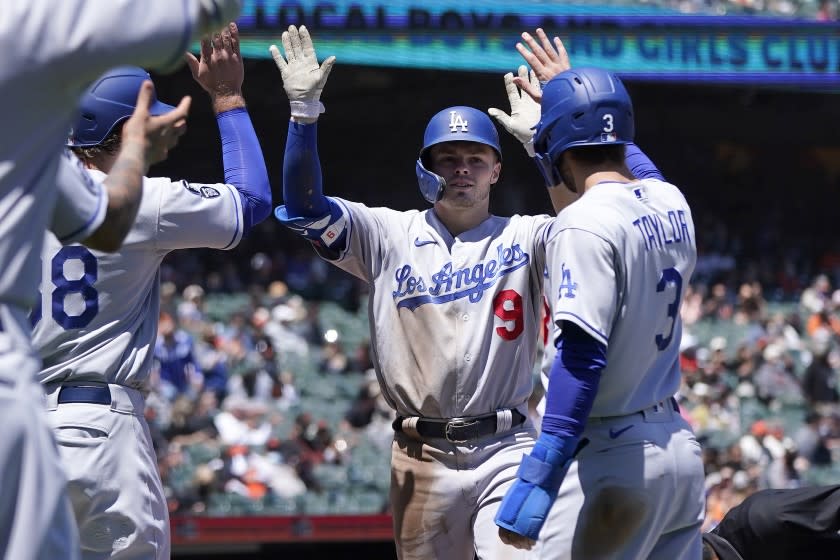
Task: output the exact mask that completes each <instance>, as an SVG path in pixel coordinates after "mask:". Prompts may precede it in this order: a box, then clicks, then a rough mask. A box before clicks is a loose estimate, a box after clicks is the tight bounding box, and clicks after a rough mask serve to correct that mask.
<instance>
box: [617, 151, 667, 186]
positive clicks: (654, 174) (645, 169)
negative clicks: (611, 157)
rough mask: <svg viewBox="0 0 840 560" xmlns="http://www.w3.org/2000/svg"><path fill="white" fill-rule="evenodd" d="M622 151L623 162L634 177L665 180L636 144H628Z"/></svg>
mask: <svg viewBox="0 0 840 560" xmlns="http://www.w3.org/2000/svg"><path fill="white" fill-rule="evenodd" d="M624 150H625V151H624V161H625V163H626V164H627V168H628V169H629V170H630V171H631V172H632V173H633V176H634V177H636V178H637V179H659V180H660V181H664V180H665V177H664V176H663V175H662V172H661V171H659V169H657V167H656V165H655V164H654V163H653V161H651V159H650V158H649V157H647V154H645V153H644V152H643V151H642V150H641V149H640V148H639V147H638V146H637V145H636V144H634V143H632V142H630V143H629V144H626V145H625V147H624Z"/></svg>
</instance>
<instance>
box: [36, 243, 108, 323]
mask: <svg viewBox="0 0 840 560" xmlns="http://www.w3.org/2000/svg"><path fill="white" fill-rule="evenodd" d="M69 260H78V261H81V263H82V267H83V274H82V275H81V277H79V278H77V279H70V278H67V275H66V273H65V271H64V264H65V263H66V262H67V261H69ZM97 276H98V270H97V262H96V257H94V256H93V253H91V252H90V251H89V250H88V249H87V247H84V246H82V245H69V246H67V247H62V248H61V250H60V251H59V252H58V253H56V254H55V256H54V257H53V258H52V261H51V262H50V279H51V280H52V284H53V287H54V289H53V292H52V295H51V298H50V301H51V302H52V305H51V306H50V312H51V313H52V318H53V319H55V322H56V323H58V324H59V325H61V327H62V328H64V329H65V330H69V329H80V328H83V327H86V326H87V325H88V323H90V322H91V321H92V320H93V318H94V317H96V314H97V313H99V292H97V291H96V288H94V284H95V283H96V279H97ZM73 294H78V296H77V297H80V298H81V300H82V302H83V303H84V311H82V313H81V314H79V315H69V314H68V313H67V311H66V310H65V299H66V298H67V296H71V295H73ZM41 315H42V310H41V299H40V298H39V299H38V305H37V306H36V307H35V308H34V309H33V310H32V312H31V313H30V314H29V320H30V322H31V324H32V326H33V327H34V326H35V325H37V324H38V321H40V320H41Z"/></svg>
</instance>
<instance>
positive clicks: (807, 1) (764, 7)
mask: <svg viewBox="0 0 840 560" xmlns="http://www.w3.org/2000/svg"><path fill="white" fill-rule="evenodd" d="M622 3H624V2H622ZM642 3H643V4H647V5H654V6H662V7H667V8H671V9H675V10H679V11H680V12H683V13H687V14H699V15H702V14H712V15H764V16H784V17H798V18H807V19H816V20H819V21H834V20H836V19H837V13H838V11H837V1H836V0H643V2H642Z"/></svg>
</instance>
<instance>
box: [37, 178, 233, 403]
mask: <svg viewBox="0 0 840 560" xmlns="http://www.w3.org/2000/svg"><path fill="white" fill-rule="evenodd" d="M89 173H90V175H91V176H92V177H93V178H94V179H95V180H103V179H104V177H105V175H104V174H103V173H101V172H99V171H89ZM62 198H63V197H62ZM62 213H63V212H62V209H61V208H57V209H56V215H60V214H62ZM242 227H243V218H242V203H241V200H240V198H239V193H238V192H237V191H236V189H235V188H234V187H233V186H232V185H226V184H214V185H204V184H196V183H188V182H186V181H176V182H173V181H171V180H170V179H166V178H153V179H150V178H145V179H144V181H143V198H142V200H141V203H140V208H139V210H138V214H137V220H136V221H135V224H134V226H133V227H132V229H131V231H130V232H129V234H128V237H127V238H126V240H125V242H124V243H123V247H122V248H121V249H120V251H119V252H117V253H110V254H109V253H102V252H99V251H94V250H91V249H87V248H86V247H83V246H81V245H70V246H66V247H62V245H61V244H60V243H59V242H58V240H57V239H56V237H55V236H54V235H48V236H47V239H46V241H45V243H44V250H43V252H42V255H41V261H40V262H41V267H42V274H43V276H42V279H41V283H40V296H41V302H40V305H38V306H36V307H35V309H34V311H33V313H32V315H31V318H32V321H33V325H34V328H33V334H32V340H33V344H34V346H35V347H36V349H37V350H38V351H39V352H40V354H41V357H42V359H43V362H44V364H43V370H42V371H41V373H40V375H39V380H40V381H41V382H42V383H53V382H58V381H95V382H106V383H116V384H119V385H126V386H128V387H133V388H135V389H140V388H144V387H145V384H146V381H147V379H148V376H149V372H150V369H151V363H152V358H153V352H154V344H155V337H156V334H157V320H158V306H159V289H160V286H159V284H160V282H159V268H160V263H161V261H162V260H163V258H164V257H165V256H166V255H167V253H169V252H170V251H172V250H175V249H184V248H189V247H209V248H216V249H232V248H233V247H235V246H236V245H237V244H238V243H239V240H240V239H241V237H242Z"/></svg>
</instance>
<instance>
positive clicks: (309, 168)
mask: <svg viewBox="0 0 840 560" xmlns="http://www.w3.org/2000/svg"><path fill="white" fill-rule="evenodd" d="M283 201H284V202H285V203H286V212H288V215H289V216H290V217H293V218H295V217H309V218H317V217H320V216H324V215H326V214H328V213H329V212H330V206H329V203H328V202H327V197H325V196H324V193H323V187H322V186H321V161H320V160H319V159H318V124H317V123H312V124H301V123H295V122H290V123H289V133H288V135H287V136H286V154H285V156H284V159H283Z"/></svg>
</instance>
